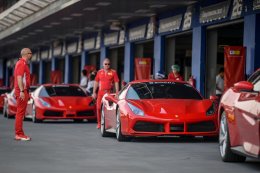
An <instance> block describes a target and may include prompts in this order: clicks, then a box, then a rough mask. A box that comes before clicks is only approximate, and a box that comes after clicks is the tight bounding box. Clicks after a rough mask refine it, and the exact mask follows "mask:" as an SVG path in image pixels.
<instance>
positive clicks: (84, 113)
mask: <svg viewBox="0 0 260 173" xmlns="http://www.w3.org/2000/svg"><path fill="white" fill-rule="evenodd" d="M94 115H95V112H94V111H93V110H85V111H78V112H77V116H94Z"/></svg>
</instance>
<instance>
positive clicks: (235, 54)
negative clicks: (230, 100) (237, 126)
mask: <svg viewBox="0 0 260 173" xmlns="http://www.w3.org/2000/svg"><path fill="white" fill-rule="evenodd" d="M245 54H246V48H245V47H243V46H225V47H224V56H225V62H224V88H225V90H226V89H228V88H230V87H232V86H233V85H234V84H235V83H237V82H239V81H242V80H245V59H246V58H245Z"/></svg>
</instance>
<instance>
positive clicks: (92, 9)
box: [83, 7, 98, 11]
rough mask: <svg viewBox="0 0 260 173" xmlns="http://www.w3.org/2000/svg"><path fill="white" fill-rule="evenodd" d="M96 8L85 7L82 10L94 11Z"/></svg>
mask: <svg viewBox="0 0 260 173" xmlns="http://www.w3.org/2000/svg"><path fill="white" fill-rule="evenodd" d="M97 9H98V8H97V7H86V8H84V9H83V10H84V11H95V10H97Z"/></svg>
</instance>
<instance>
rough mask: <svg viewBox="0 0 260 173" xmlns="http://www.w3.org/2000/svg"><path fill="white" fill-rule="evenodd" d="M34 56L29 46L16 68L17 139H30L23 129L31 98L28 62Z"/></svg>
mask: <svg viewBox="0 0 260 173" xmlns="http://www.w3.org/2000/svg"><path fill="white" fill-rule="evenodd" d="M31 58H32V51H31V50H30V49H29V48H23V49H22V50H21V58H20V59H19V60H18V61H17V63H16V65H15V69H14V91H15V98H16V101H17V111H16V115H15V140H19V141H29V140H31V138H30V137H28V136H26V135H25V133H24V131H23V119H24V115H25V111H26V107H27V102H28V99H29V88H30V69H29V67H28V63H29V62H30V60H31Z"/></svg>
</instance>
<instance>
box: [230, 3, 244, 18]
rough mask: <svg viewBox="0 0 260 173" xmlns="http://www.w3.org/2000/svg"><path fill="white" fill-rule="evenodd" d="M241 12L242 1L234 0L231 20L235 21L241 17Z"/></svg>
mask: <svg viewBox="0 0 260 173" xmlns="http://www.w3.org/2000/svg"><path fill="white" fill-rule="evenodd" d="M242 10H243V0H234V1H233V9H232V13H231V19H236V18H239V17H241V14H242Z"/></svg>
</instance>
